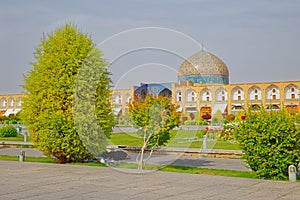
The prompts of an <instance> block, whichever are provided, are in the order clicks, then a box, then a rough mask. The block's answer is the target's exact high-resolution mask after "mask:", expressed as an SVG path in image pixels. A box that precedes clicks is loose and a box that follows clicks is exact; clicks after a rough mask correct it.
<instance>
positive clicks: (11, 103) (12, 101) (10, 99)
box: [8, 97, 15, 107]
mask: <svg viewBox="0 0 300 200" xmlns="http://www.w3.org/2000/svg"><path fill="white" fill-rule="evenodd" d="M14 104H15V100H14V98H13V97H9V99H8V106H9V107H14Z"/></svg>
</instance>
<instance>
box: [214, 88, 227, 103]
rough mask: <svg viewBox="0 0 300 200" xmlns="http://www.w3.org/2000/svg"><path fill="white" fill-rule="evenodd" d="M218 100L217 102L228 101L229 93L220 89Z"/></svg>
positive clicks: (217, 93)
mask: <svg viewBox="0 0 300 200" xmlns="http://www.w3.org/2000/svg"><path fill="white" fill-rule="evenodd" d="M216 100H217V101H227V91H226V90H225V89H224V88H219V89H218V90H217V91H216Z"/></svg>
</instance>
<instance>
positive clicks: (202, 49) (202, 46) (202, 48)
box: [200, 43, 205, 51]
mask: <svg viewBox="0 0 300 200" xmlns="http://www.w3.org/2000/svg"><path fill="white" fill-rule="evenodd" d="M200 47H201V51H205V47H204V44H203V43H201V45H200Z"/></svg>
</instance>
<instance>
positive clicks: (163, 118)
mask: <svg viewBox="0 0 300 200" xmlns="http://www.w3.org/2000/svg"><path fill="white" fill-rule="evenodd" d="M177 108H178V107H177V106H176V105H174V104H172V103H171V102H170V100H169V99H168V98H167V97H161V96H159V97H154V96H152V95H147V96H146V98H145V99H142V98H138V99H135V100H134V101H132V102H131V103H130V104H129V112H130V117H131V120H132V122H133V123H134V124H135V125H137V126H138V127H140V128H141V129H140V133H141V134H142V137H143V145H142V147H141V151H140V154H139V157H138V159H137V161H138V168H139V169H140V170H142V169H143V167H144V165H145V164H146V162H147V160H148V159H149V158H150V156H151V154H152V152H153V150H154V148H155V147H158V146H162V145H164V144H165V143H166V142H167V141H168V140H169V139H170V131H171V130H172V129H173V128H175V127H176V126H179V125H180V122H181V121H180V117H181V114H180V113H179V112H177V111H176V110H177ZM146 148H150V150H151V151H150V155H149V157H147V158H146V159H144V151H145V150H146Z"/></svg>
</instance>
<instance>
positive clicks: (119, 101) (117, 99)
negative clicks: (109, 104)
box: [113, 94, 122, 104]
mask: <svg viewBox="0 0 300 200" xmlns="http://www.w3.org/2000/svg"><path fill="white" fill-rule="evenodd" d="M113 104H122V95H121V94H115V95H114V97H113Z"/></svg>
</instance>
